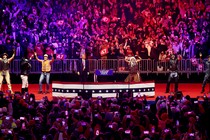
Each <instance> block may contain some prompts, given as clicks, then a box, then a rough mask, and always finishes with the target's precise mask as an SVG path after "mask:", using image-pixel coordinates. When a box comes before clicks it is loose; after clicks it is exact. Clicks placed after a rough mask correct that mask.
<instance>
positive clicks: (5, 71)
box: [0, 50, 15, 94]
mask: <svg viewBox="0 0 210 140" xmlns="http://www.w3.org/2000/svg"><path fill="white" fill-rule="evenodd" d="M7 57H8V54H7V53H4V54H3V59H2V58H0V63H2V64H1V65H2V68H1V71H0V90H1V87H2V82H3V79H4V77H5V79H6V82H7V85H8V89H9V90H10V91H11V93H12V94H14V93H13V91H12V86H11V82H10V73H9V64H10V62H11V61H12V60H13V59H14V57H15V50H13V55H12V57H10V58H7Z"/></svg>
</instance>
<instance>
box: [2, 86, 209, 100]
mask: <svg viewBox="0 0 210 140" xmlns="http://www.w3.org/2000/svg"><path fill="white" fill-rule="evenodd" d="M51 86H52V85H51ZM201 86H202V85H201V83H180V84H179V90H180V91H182V92H183V94H184V95H190V96H191V97H192V98H196V97H197V96H202V95H203V94H201V93H200V92H201ZM12 88H13V91H20V90H21V84H12ZM165 88H166V84H165V83H155V96H154V97H149V98H148V100H153V101H154V100H155V98H156V97H157V96H167V95H169V94H166V93H165ZM2 89H3V90H6V89H7V85H6V84H4V85H3V87H2ZM38 89H39V85H38V84H29V93H34V94H35V96H36V100H41V99H42V98H43V97H44V96H47V97H48V99H49V100H52V98H53V97H52V93H50V94H38ZM43 89H44V88H43ZM51 90H52V87H51ZM208 91H209V86H208V84H207V85H206V92H205V93H208Z"/></svg>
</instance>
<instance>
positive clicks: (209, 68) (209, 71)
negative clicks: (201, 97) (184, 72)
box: [201, 55, 210, 93]
mask: <svg viewBox="0 0 210 140" xmlns="http://www.w3.org/2000/svg"><path fill="white" fill-rule="evenodd" d="M205 64H206V71H205V73H206V74H205V76H204V79H203V84H202V90H201V93H204V92H205V86H206V81H207V80H208V79H209V76H210V55H209V56H208V61H206V63H205Z"/></svg>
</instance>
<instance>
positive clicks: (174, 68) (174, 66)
mask: <svg viewBox="0 0 210 140" xmlns="http://www.w3.org/2000/svg"><path fill="white" fill-rule="evenodd" d="M169 70H170V74H169V77H168V81H167V86H166V93H169V88H170V84H171V80H172V79H174V80H175V87H174V92H177V91H178V79H179V75H178V60H177V59H176V58H175V55H174V54H172V55H171V58H170V60H169Z"/></svg>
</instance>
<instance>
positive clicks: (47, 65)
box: [34, 52, 54, 94]
mask: <svg viewBox="0 0 210 140" xmlns="http://www.w3.org/2000/svg"><path fill="white" fill-rule="evenodd" d="M34 54H35V57H36V60H38V61H39V62H41V63H42V73H41V75H40V78H39V93H40V94H42V82H43V80H44V79H46V84H47V91H46V93H49V89H50V71H51V64H52V62H53V61H54V57H53V54H51V56H52V59H51V60H49V59H48V55H47V54H45V55H44V60H40V59H39V58H38V57H37V54H36V52H35V53H34Z"/></svg>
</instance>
